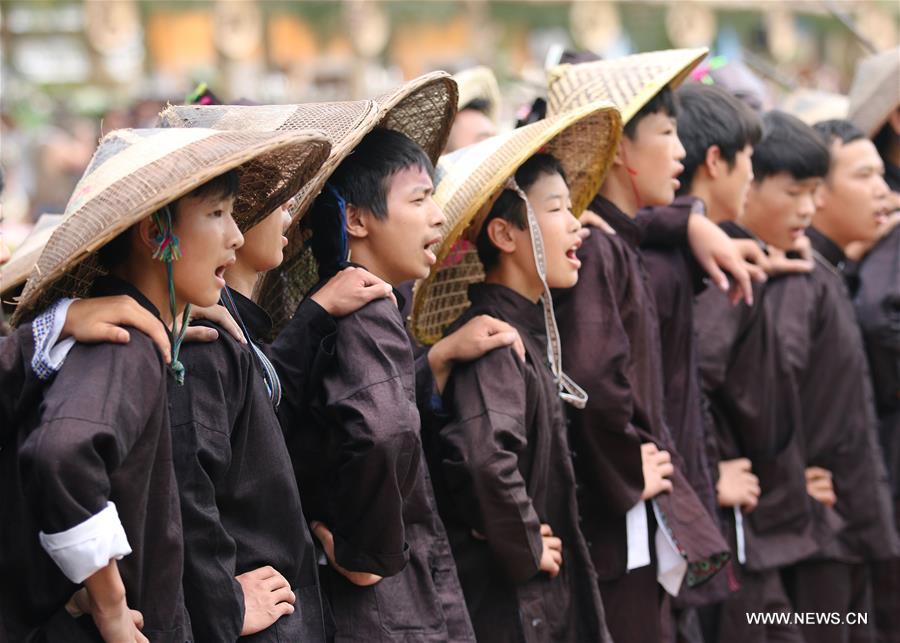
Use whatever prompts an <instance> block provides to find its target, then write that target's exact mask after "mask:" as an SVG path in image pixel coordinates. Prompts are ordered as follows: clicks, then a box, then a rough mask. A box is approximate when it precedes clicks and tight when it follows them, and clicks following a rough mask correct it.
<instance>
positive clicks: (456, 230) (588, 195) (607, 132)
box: [410, 101, 622, 344]
mask: <svg viewBox="0 0 900 643" xmlns="http://www.w3.org/2000/svg"><path fill="white" fill-rule="evenodd" d="M621 130H622V121H621V116H620V114H619V111H618V110H617V109H616V108H615V106H614V105H613V104H612V103H610V102H607V101H598V102H594V103H591V104H588V105H583V106H581V107H578V108H576V109H573V110H569V111H567V112H563V113H561V114H558V115H556V116H553V117H548V118H546V119H544V120H541V121H538V122H536V123H532V124H531V125H526V126H525V127H522V128H519V129H516V130H513V131H511V132H508V133H506V134H501V135H498V136H494V137H491V138H489V139H487V140H485V141H481V142H479V143H476V144H474V145H470V146H468V147H465V148H462V149H460V150H456V151H454V152H452V153H450V154H447V155H445V156H444V157H442V158H441V160H440V162H439V164H438V169H437V172H436V175H437V176H436V181H437V184H436V186H435V192H434V199H435V201H436V202H437V203H438V205H439V206H441V208H442V209H443V211H444V216H445V217H446V221H445V223H444V225H443V227H442V229H441V233H442V235H443V239H442V241H441V244H440V247H439V248H438V249H437V252H436V253H435V255H436V257H437V262H436V264H435V267H434V268H433V269H432V271H431V274H430V275H429V276H428V277H426V278H424V279H421V280H419V281H418V282H417V283H416V287H415V290H414V294H413V306H412V314H411V316H410V330H411V331H412V333H413V334H414V335H415V337H416V338H417V339H418V340H419V341H420V342H422V343H423V344H433V343H434V342H436V341H437V340H439V339H440V338H441V337H442V336H443V333H444V330H445V329H446V328H447V326H448V325H449V324H450V323H451V322H453V321H454V320H455V319H456V318H458V317H459V316H460V315H461V314H462V313H463V311H465V310H466V308H468V307H469V298H468V288H469V285H470V284H472V283H476V282H478V281H482V280H483V279H484V267H483V266H482V264H481V261H480V260H479V259H478V253H477V251H476V249H475V243H474V242H475V240H476V239H477V237H478V233H479V231H480V229H481V225H482V223H483V222H484V219H485V218H486V216H487V214H488V213H489V211H490V209H491V206H492V205H493V203H494V201H495V200H496V199H497V197H498V196H499V195H500V193H501V192H502V191H503V189H504V188H505V187H506V184H507V180H508V179H509V178H510V177H512V176H514V175H515V173H516V170H517V169H518V168H519V167H520V166H521V165H522V164H523V163H524V162H525V161H527V160H528V159H529V158H531V157H532V156H533V155H534V154H536V153H537V152H546V153H547V154H552V155H553V156H554V157H555V158H556V159H557V160H558V161H559V162H560V163H561V165H562V167H563V170H564V171H565V173H566V179H567V181H568V184H569V191H570V195H571V199H572V211H573V213H575V214H580V213H581V212H582V211H583V210H584V208H585V207H586V206H587V205H588V203H590V201H591V199H592V198H593V197H594V195H595V194H596V193H597V190H599V188H600V185H601V184H602V182H603V179H604V177H605V175H606V172H607V171H608V170H609V167H610V166H611V164H612V160H613V158H614V157H615V153H616V147H617V146H618V143H619V137H620V135H621Z"/></svg>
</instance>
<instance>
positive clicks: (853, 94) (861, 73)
mask: <svg viewBox="0 0 900 643" xmlns="http://www.w3.org/2000/svg"><path fill="white" fill-rule="evenodd" d="M898 106H900V47H894V48H893V49H889V50H887V51H883V52H881V53H880V54H876V55H874V56H869V57H868V58H864V59H863V60H862V61H861V62H860V63H859V64H858V65H857V66H856V75H854V77H853V85H852V86H851V87H850V108H849V111H848V116H847V118H849V119H850V120H851V121H853V123H854V124H855V125H856V126H857V127H859V128H860V129H861V130H862V131H864V132H865V133H866V135H867V136H869V138H871V137H873V136H875V134H877V133H878V130H880V129H881V126H882V125H884V122H885V121H886V120H887V118H888V116H890V115H891V112H892V111H894V110H895V109H897V107H898Z"/></svg>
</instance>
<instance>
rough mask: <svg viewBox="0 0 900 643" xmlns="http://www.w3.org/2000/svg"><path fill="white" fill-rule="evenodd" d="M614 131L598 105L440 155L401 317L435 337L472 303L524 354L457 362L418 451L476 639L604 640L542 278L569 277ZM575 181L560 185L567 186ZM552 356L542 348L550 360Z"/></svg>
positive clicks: (567, 393) (563, 283)
mask: <svg viewBox="0 0 900 643" xmlns="http://www.w3.org/2000/svg"><path fill="white" fill-rule="evenodd" d="M619 134H620V119H619V115H618V112H617V111H616V110H615V109H614V108H613V107H612V106H611V105H610V104H609V103H600V104H594V105H589V106H585V107H584V108H581V109H580V110H577V111H573V112H572V113H569V114H564V115H561V116H560V117H558V118H555V119H547V120H544V121H541V122H538V123H535V124H532V125H529V126H527V127H525V128H522V129H519V130H516V131H514V132H512V133H510V134H508V135H503V136H499V137H495V138H493V139H488V140H487V141H484V142H483V143H480V144H477V145H474V146H471V147H469V148H466V149H463V150H459V151H458V152H456V153H454V154H450V155H447V156H445V157H444V158H443V159H442V160H441V164H440V165H439V168H438V175H439V176H440V181H439V182H438V185H437V188H436V197H435V198H436V199H437V200H438V202H439V204H440V205H441V206H442V207H443V208H444V211H445V213H446V214H447V217H448V218H447V222H446V224H445V225H444V239H443V241H442V243H441V246H440V248H439V249H438V259H439V264H438V265H439V268H436V269H435V270H434V271H433V272H432V274H431V275H430V276H428V277H427V278H425V279H423V280H420V281H419V282H418V283H417V286H416V291H415V298H414V300H415V301H414V306H413V315H412V318H411V324H412V329H413V332H414V333H415V334H416V335H417V336H418V338H419V339H420V340H421V341H423V342H425V343H431V342H433V341H435V340H436V339H437V338H439V337H440V336H441V334H442V333H444V332H452V331H454V330H455V329H456V328H458V327H460V326H462V325H463V324H465V323H467V322H468V321H469V320H471V319H473V318H475V317H477V316H478V315H491V316H494V317H498V318H500V319H503V320H505V321H508V322H509V323H510V324H512V325H513V326H515V327H516V329H517V330H518V331H519V334H520V336H521V337H522V338H523V341H524V343H525V350H526V353H525V359H524V361H523V360H521V359H518V358H517V357H516V356H515V355H514V354H513V352H512V351H508V350H500V351H494V352H492V353H489V354H487V355H485V356H484V357H482V358H480V359H477V360H474V361H473V362H471V363H467V364H460V365H458V366H456V367H455V368H454V369H453V372H452V374H451V376H450V378H449V380H448V383H447V386H446V388H445V390H444V394H443V400H444V409H445V411H446V413H447V415H448V416H449V422H447V423H445V425H444V426H442V427H440V428H439V429H438V430H436V431H435V432H433V433H432V434H430V435H429V439H428V441H427V445H426V446H427V453H428V456H429V464H430V466H431V470H432V474H433V478H434V480H435V489H436V492H437V496H438V505H439V509H440V513H441V518H442V519H443V521H444V524H445V526H446V527H447V531H448V535H449V537H450V542H451V545H452V547H453V554H454V557H455V558H456V561H457V568H458V570H459V574H460V581H461V582H462V586H463V591H464V592H465V594H466V603H467V606H468V609H469V613H470V615H471V616H472V623H473V626H474V628H475V634H476V636H477V638H478V639H479V640H485V641H498V642H502V641H573V642H574V641H605V640H609V634H608V632H607V628H606V623H605V617H604V610H603V606H602V601H601V598H600V594H599V591H598V588H597V582H596V574H595V572H594V569H593V565H592V563H591V560H590V553H589V552H588V548H587V544H586V543H585V540H584V537H583V535H582V534H581V531H580V529H579V524H578V521H579V517H578V503H577V500H576V490H575V476H574V472H573V469H572V461H571V458H570V449H569V443H568V438H567V435H566V434H567V428H566V421H565V411H564V408H563V407H564V401H563V400H567V401H569V402H570V403H572V404H576V405H577V404H581V405H583V404H584V393H583V391H581V389H580V388H579V387H578V386H577V385H576V384H575V383H573V382H571V381H570V380H569V379H568V378H567V377H566V376H565V374H564V373H563V372H562V370H561V364H560V350H559V349H560V347H559V337H558V334H557V332H556V326H555V320H554V319H553V311H552V300H551V297H550V291H549V288H550V287H554V288H567V287H571V286H572V285H573V284H574V283H575V282H576V281H577V279H578V268H579V262H578V260H577V259H576V258H575V253H576V251H577V249H578V247H579V246H580V245H581V243H582V237H581V234H580V228H581V226H580V224H579V222H578V220H577V219H576V218H575V217H574V216H573V215H572V211H573V210H575V211H580V210H581V209H582V208H583V207H584V205H585V203H586V202H587V200H588V199H589V198H590V195H591V194H592V193H593V192H594V191H595V190H596V189H597V186H598V185H599V184H600V182H601V180H602V177H603V174H604V173H605V171H606V170H607V168H608V167H609V164H610V161H611V159H612V154H613V150H614V149H615V145H616V143H617V141H618V137H619ZM570 186H571V194H570ZM548 360H549V361H548Z"/></svg>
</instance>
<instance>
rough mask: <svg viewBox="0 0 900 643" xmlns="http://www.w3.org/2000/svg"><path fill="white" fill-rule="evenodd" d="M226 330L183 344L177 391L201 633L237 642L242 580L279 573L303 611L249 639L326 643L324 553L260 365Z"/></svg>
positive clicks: (244, 312) (192, 586)
mask: <svg viewBox="0 0 900 643" xmlns="http://www.w3.org/2000/svg"><path fill="white" fill-rule="evenodd" d="M233 297H234V299H236V300H238V301H240V308H239V310H238V313H239V319H240V320H242V322H243V323H244V324H245V325H246V326H248V327H249V326H254V327H255V328H254V330H255V331H256V332H254V333H253V335H252V337H254V338H258V337H260V336H266V335H267V334H268V332H269V329H267V328H266V327H265V326H266V321H265V318H266V317H267V316H266V315H265V313H264V312H263V311H262V310H261V309H260V308H259V307H258V306H256V304H254V303H253V302H252V301H250V300H249V299H246V298H244V297H242V296H241V295H240V294H239V293H233ZM203 324H204V325H208V326H211V327H216V326H215V325H214V324H209V323H206V322H204V323H203ZM268 325H269V326H271V323H269V324H268ZM260 327H261V328H260ZM218 330H219V339H218V340H217V341H215V342H210V343H199V342H196V343H188V344H184V345H183V346H182V349H181V361H182V363H183V364H184V366H185V368H186V369H187V377H186V378H185V382H184V385H183V386H178V385H171V386H170V387H169V405H170V416H171V418H170V419H171V423H172V443H173V444H172V446H173V452H174V455H175V473H176V477H177V479H178V486H179V494H180V497H181V511H182V522H183V524H184V533H185V573H184V588H185V600H186V603H187V607H188V611H189V613H190V615H191V622H192V625H193V629H194V634H195V636H196V637H197V639H198V640H201V641H234V640H236V639H237V638H238V637H239V636H240V632H241V627H242V625H243V620H244V595H243V592H242V590H241V587H240V584H239V583H238V582H237V581H236V580H235V577H236V576H238V575H240V574H244V573H246V572H249V571H252V570H254V569H257V568H259V567H264V566H267V565H270V566H271V567H273V568H274V569H275V570H276V571H278V572H279V573H280V574H282V575H283V576H284V577H285V578H286V579H287V581H288V582H289V583H290V585H291V588H292V590H293V591H294V593H295V595H296V598H297V601H296V603H295V604H294V612H293V613H292V614H288V615H286V616H282V617H281V618H279V619H278V620H277V621H276V622H275V623H274V624H272V625H271V626H270V627H268V628H267V629H266V630H264V631H262V632H259V633H257V634H255V635H253V636H251V637H248V638H247V640H254V641H284V640H290V641H301V640H302V641H323V640H325V637H326V634H325V624H324V612H323V608H322V600H321V596H320V593H319V584H318V570H317V564H316V551H315V547H314V546H313V543H312V536H311V534H310V532H309V529H308V527H307V525H306V520H305V519H304V516H303V509H302V507H301V504H300V495H299V493H298V489H297V483H296V481H295V479H294V471H293V467H292V466H291V459H290V456H289V455H288V451H287V447H286V445H285V441H284V436H283V434H282V432H281V426H280V424H279V422H278V417H277V415H276V413H275V408H274V407H273V404H272V402H271V401H270V399H269V395H268V393H267V390H266V384H265V382H264V380H263V375H262V370H261V368H260V365H259V364H258V358H257V357H256V356H255V355H254V353H253V352H252V350H251V349H250V348H249V347H248V346H247V345H244V344H240V343H239V342H237V341H236V340H235V339H234V338H233V337H231V335H230V334H229V333H228V332H226V331H225V330H223V329H221V328H218ZM248 330H249V328H248Z"/></svg>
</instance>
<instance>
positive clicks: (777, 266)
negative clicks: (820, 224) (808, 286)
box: [766, 237, 816, 276]
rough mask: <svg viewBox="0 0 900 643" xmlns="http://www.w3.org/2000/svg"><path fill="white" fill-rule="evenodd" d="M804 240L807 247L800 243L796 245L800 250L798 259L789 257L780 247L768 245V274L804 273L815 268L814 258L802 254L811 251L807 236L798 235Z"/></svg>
mask: <svg viewBox="0 0 900 643" xmlns="http://www.w3.org/2000/svg"><path fill="white" fill-rule="evenodd" d="M800 239H805V240H806V246H807V248H804V247H803V245H802V244H801V245H800V246H798V247H797V250H798V251H799V252H800V258H799V259H791V258H789V257H788V256H787V254H785V253H784V251H782V250H781V249H780V248H776V247H774V246H769V247H768V251H769V269H768V270H767V271H766V272H767V273H768V274H769V275H770V276H775V275H786V274H798V273H799V274H805V273H810V272H812V271H813V268H815V266H816V264H815V260H813V259H812V257H811V256H810V257H807V256H804V254H803V253H804V252H808V253H811V246H809V238H808V237H800Z"/></svg>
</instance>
